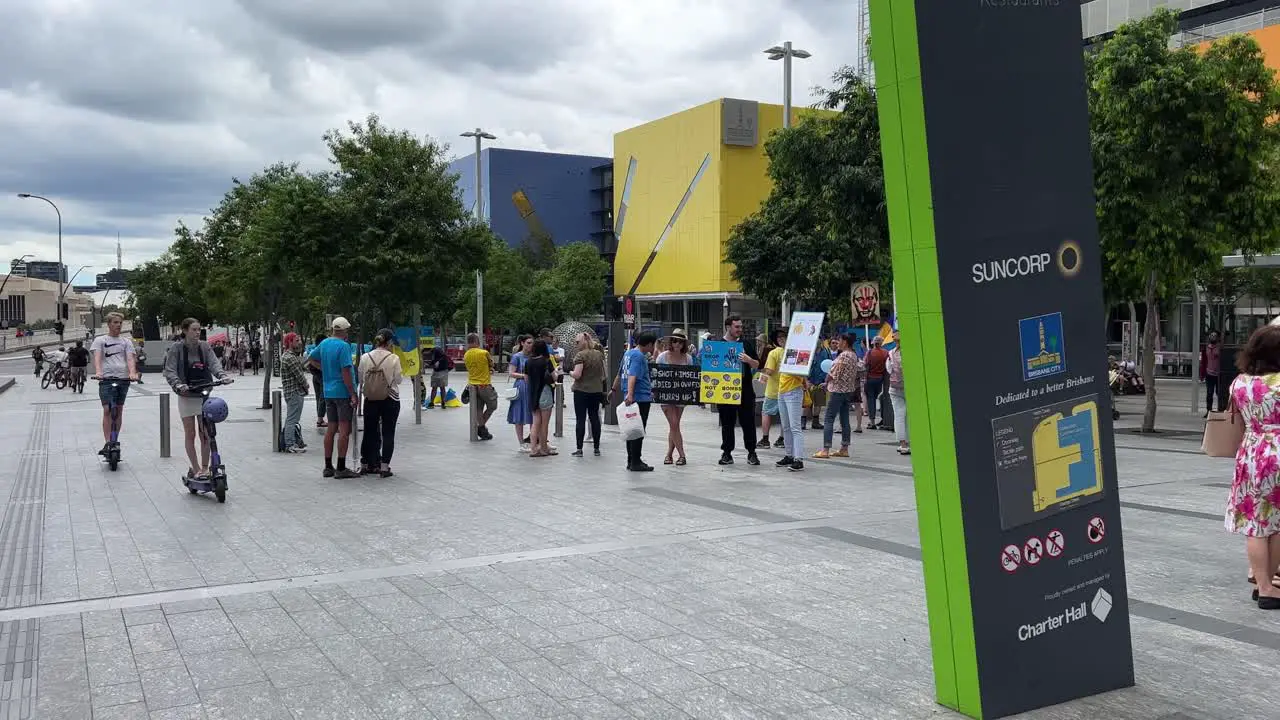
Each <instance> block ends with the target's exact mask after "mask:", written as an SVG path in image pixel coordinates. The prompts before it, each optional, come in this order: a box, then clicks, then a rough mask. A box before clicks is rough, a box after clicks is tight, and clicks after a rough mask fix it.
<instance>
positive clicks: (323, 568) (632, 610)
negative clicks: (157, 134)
mask: <svg viewBox="0 0 1280 720" xmlns="http://www.w3.org/2000/svg"><path fill="white" fill-rule="evenodd" d="M250 380H257V381H258V382H244V383H242V384H237V385H235V386H232V387H230V388H227V389H225V391H224V392H223V394H224V396H225V397H226V398H227V399H228V401H229V402H230V404H231V407H232V417H231V419H230V420H229V421H228V422H226V423H224V424H223V425H221V426H220V430H219V433H220V439H221V444H222V446H223V449H224V452H225V453H226V461H227V464H228V467H229V469H230V473H231V491H230V497H229V499H228V501H227V503H226V504H225V505H219V504H217V503H216V502H215V501H214V500H213V499H212V498H209V497H197V496H191V495H189V494H188V493H187V492H186V491H185V489H184V488H183V487H182V485H181V484H180V482H179V475H180V474H181V473H182V472H183V470H184V468H185V459H184V458H183V453H182V449H181V438H180V434H179V429H178V423H177V418H176V403H175V417H174V426H175V428H174V432H173V454H174V457H172V458H169V459H161V458H160V452H159V433H158V407H159V404H158V403H159V400H158V396H157V395H158V393H159V392H160V391H161V390H162V389H163V388H162V383H161V381H160V379H159V378H158V377H156V376H150V377H149V378H148V382H147V384H146V385H144V386H142V387H141V388H135V390H134V392H133V393H132V394H131V395H130V398H129V403H128V414H127V417H126V424H125V430H124V435H123V441H124V456H125V460H124V463H123V464H122V465H121V467H120V471H119V472H117V473H110V472H108V471H107V470H106V468H105V467H104V466H103V465H101V464H100V461H99V459H98V457H97V456H96V455H95V451H96V450H97V449H98V448H99V447H100V446H101V437H100V434H99V430H98V418H99V411H98V405H97V401H96V398H95V397H94V395H93V387H92V386H90V388H89V392H88V393H87V394H86V395H85V396H83V397H81V396H73V395H71V394H70V393H68V392H66V391H62V392H57V391H53V390H49V391H41V390H39V389H38V388H37V387H35V386H34V383H33V382H32V378H30V377H29V376H28V377H22V376H19V377H18V382H17V384H16V385H15V386H14V387H13V388H11V389H10V390H8V391H7V392H5V393H4V394H2V395H0V411H3V415H2V416H0V417H3V420H0V442H2V443H3V444H2V445H0V447H4V448H5V450H6V452H5V453H4V454H3V456H0V499H3V500H5V501H6V503H5V505H4V516H3V520H2V521H0V579H2V580H3V606H0V608H2V609H0V648H3V649H4V652H5V653H6V655H5V657H4V658H3V673H4V674H3V677H2V678H0V720H4V719H7V718H28V717H34V718H39V719H40V720H90V718H92V719H93V720H126V719H128V720H203V719H205V718H208V719H210V720H215V719H216V720H233V719H261V720H275V719H277V718H278V719H281V720H285V719H289V718H296V719H297V720H323V719H327V718H350V719H353V720H400V719H404V720H419V719H428V720H429V719H431V718H441V719H444V718H498V719H500V720H502V719H506V718H584V719H587V718H590V719H597V718H598V719H608V718H726V719H731V720H739V719H748V718H785V719H787V720H805V719H813V720H816V719H819V718H823V719H828V718H865V719H874V720H883V719H888V718H912V719H914V718H947V717H958V716H956V715H954V714H953V713H950V712H949V711H947V710H945V709H943V708H941V707H939V706H937V705H936V704H935V703H934V700H933V688H932V673H931V669H930V654H929V646H928V632H927V623H926V618H925V609H924V595H923V583H922V578H921V569H920V563H919V551H918V540H917V533H916V527H915V514H914V505H915V503H914V495H913V488H912V483H911V471H910V465H909V463H908V462H907V459H905V458H901V457H899V456H898V455H897V454H895V452H894V443H893V439H892V436H891V435H890V434H888V433H875V432H869V433H865V434H863V435H857V436H855V443H854V453H853V455H854V457H853V458H851V459H848V460H839V461H829V462H819V461H811V462H809V463H808V467H807V469H806V470H805V471H804V472H803V473H789V472H785V471H780V470H777V469H775V468H774V467H771V465H772V461H771V460H769V458H771V457H774V458H776V456H777V455H778V454H779V453H778V452H777V451H770V452H767V453H764V454H763V455H764V458H765V464H764V466H761V467H749V466H747V465H746V464H745V463H744V462H742V460H743V458H742V456H741V455H739V463H738V464H736V465H733V466H731V467H719V466H717V465H716V459H717V457H718V454H719V451H718V446H719V435H718V430H717V429H716V426H715V416H714V415H712V414H710V413H708V412H703V411H696V410H691V411H689V412H688V414H687V417H686V421H685V427H686V433H687V435H688V438H689V441H688V449H689V452H690V454H691V457H690V464H689V465H688V466H687V467H663V466H661V465H660V464H659V465H658V468H657V470H656V471H655V472H653V473H648V474H630V473H626V472H625V471H624V470H623V457H624V452H623V448H622V446H621V442H620V441H619V439H618V438H617V436H616V433H615V432H606V433H605V447H604V453H605V454H604V456H603V457H601V458H594V457H590V456H588V457H587V458H583V459H575V458H571V457H569V456H568V450H570V449H571V445H572V442H571V437H572V420H571V418H566V424H565V429H566V436H567V437H565V438H563V439H561V440H560V441H559V443H558V444H559V447H560V449H561V452H562V454H561V455H559V456H558V457H553V458H545V459H532V458H529V457H527V456H525V455H521V454H519V453H517V452H516V451H515V440H514V435H513V433H512V432H511V431H510V429H509V428H508V427H507V426H506V425H505V424H504V423H500V422H499V423H495V425H494V431H495V432H494V434H495V435H496V436H497V439H496V440H495V441H493V442H489V443H469V442H467V439H466V423H467V416H466V411H464V410H452V411H440V410H432V411H429V412H427V413H424V419H423V424H422V425H418V426H415V425H414V423H413V412H412V409H411V408H410V407H408V406H407V404H406V407H405V408H404V412H403V414H402V420H401V425H400V428H399V430H400V431H399V433H398V445H397V451H396V456H395V461H394V463H393V465H394V468H395V470H396V475H395V477H393V478H389V479H378V478H372V479H357V480H334V479H324V478H322V477H321V475H320V469H321V467H322V459H321V457H320V454H319V452H317V451H316V449H317V448H318V447H319V436H318V435H315V434H314V431H313V430H309V431H308V438H309V439H311V438H314V440H315V442H313V444H312V448H313V452H311V453H308V454H306V455H301V456H291V455H283V454H276V453H273V452H271V450H270V439H269V430H268V427H269V426H268V424H267V423H268V422H269V419H270V412H269V411H263V410H259V409H257V405H258V404H259V402H260V399H261V384H260V378H246V381H250ZM1173 387H1175V388H1177V387H1183V386H1176V385H1175V386H1173ZM1185 387H1189V385H1188V386H1185ZM1184 394H1185V390H1184ZM1124 402H1125V407H1124V409H1125V410H1126V416H1125V417H1124V418H1123V419H1122V422H1123V424H1124V425H1126V426H1129V425H1131V424H1132V422H1133V421H1134V419H1135V417H1136V415H1129V414H1128V411H1129V410H1133V411H1134V413H1136V412H1137V410H1138V405H1137V404H1136V402H1135V401H1130V400H1125V401H1124ZM1170 402H1173V401H1172V400H1171V401H1170ZM1184 407H1185V405H1184ZM502 412H505V407H504V408H503V410H502ZM1179 412H1181V413H1182V414H1183V415H1188V413H1186V411H1179ZM308 417H313V416H308ZM653 420H654V421H655V422H653V423H651V429H652V431H653V439H651V440H650V441H649V443H648V444H649V448H648V450H647V451H646V458H647V459H648V460H649V461H650V462H651V463H655V464H658V463H660V462H661V447H660V446H661V445H662V443H663V441H662V440H661V438H662V436H663V434H664V428H663V427H662V425H663V423H662V416H661V415H660V414H659V413H657V412H656V411H655V414H654V416H653ZM1180 422H1181V425H1178V426H1177V427H1179V428H1180V430H1179V431H1176V432H1171V433H1165V434H1163V435H1161V436H1159V437H1150V436H1139V435H1135V434H1133V433H1131V432H1129V431H1127V430H1125V429H1123V428H1122V429H1120V430H1119V431H1118V432H1117V445H1118V446H1119V450H1118V456H1119V468H1120V484H1121V487H1122V495H1121V498H1122V506H1123V508H1124V523H1125V527H1124V530H1125V540H1126V548H1125V549H1126V553H1127V557H1128V582H1129V588H1130V592H1131V596H1132V624H1133V644H1134V652H1135V656H1136V663H1137V680H1138V685H1137V687H1136V688H1134V689H1131V690H1125V691H1120V692H1115V693H1110V694H1107V695H1103V696H1098V697H1094V698H1089V699H1086V700H1082V701H1078V702H1074V703H1070V704H1066V705H1062V706H1057V707H1053V708H1048V709H1045V710H1041V711H1038V712H1035V713H1030V714H1027V715H1025V716H1024V717H1027V718H1036V719H1043V720H1070V719H1077V718H1078V719H1082V720H1083V719H1085V718H1108V719H1116V720H1130V719H1131V720H1147V719H1155V718H1167V719H1168V720H1174V719H1175V718H1177V719H1181V720H1188V719H1191V720H1197V719H1205V720H1207V719H1210V718H1224V719H1225V718H1272V717H1277V716H1280V710H1277V701H1276V700H1275V698H1274V697H1272V695H1271V693H1272V691H1273V690H1274V687H1275V683H1274V678H1273V677H1272V675H1271V673H1272V672H1274V668H1276V667H1277V666H1280V616H1277V615H1274V614H1266V613H1264V612H1262V611H1259V610H1258V609H1257V608H1256V607H1255V606H1254V605H1253V604H1252V603H1250V602H1249V601H1248V592H1249V590H1248V586H1247V585H1246V584H1245V582H1244V576H1245V561H1244V552H1243V543H1242V542H1241V540H1240V539H1239V538H1236V537H1233V536H1230V535H1228V534H1227V533H1225V532H1224V531H1223V529H1222V519H1221V518H1222V510H1223V504H1224V498H1225V494H1226V489H1225V488H1226V484H1227V483H1228V481H1229V480H1230V464H1229V463H1228V462H1224V461H1221V460H1212V459H1209V458H1206V457H1204V456H1203V455H1201V454H1200V453H1199V452H1198V442H1199V438H1198V435H1197V433H1196V432H1195V425H1196V423H1195V422H1194V419H1193V418H1183V419H1181V420H1180ZM819 438H820V434H819V433H816V432H813V431H810V432H809V433H808V434H807V439H808V442H809V443H810V447H811V451H812V449H816V446H817V445H818V443H819ZM1052 670H1053V668H1050V667H1046V668H1045V671H1046V672H1047V673H1048V672H1052Z"/></svg>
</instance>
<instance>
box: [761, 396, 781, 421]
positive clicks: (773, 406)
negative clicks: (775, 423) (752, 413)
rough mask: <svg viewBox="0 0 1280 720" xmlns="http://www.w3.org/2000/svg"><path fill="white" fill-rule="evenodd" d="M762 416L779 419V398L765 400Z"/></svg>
mask: <svg viewBox="0 0 1280 720" xmlns="http://www.w3.org/2000/svg"><path fill="white" fill-rule="evenodd" d="M760 414H762V415H768V416H770V417H778V415H779V411H778V398H769V397H767V398H765V399H764V407H762V408H760Z"/></svg>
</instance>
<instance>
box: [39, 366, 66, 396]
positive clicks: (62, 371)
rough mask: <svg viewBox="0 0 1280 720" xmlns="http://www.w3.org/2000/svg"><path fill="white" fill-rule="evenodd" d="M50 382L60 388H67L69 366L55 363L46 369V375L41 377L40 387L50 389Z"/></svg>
mask: <svg viewBox="0 0 1280 720" xmlns="http://www.w3.org/2000/svg"><path fill="white" fill-rule="evenodd" d="M50 384H52V385H53V386H54V387H56V388H58V389H59V390H61V389H63V388H65V387H66V386H67V368H65V367H63V366H61V365H54V366H53V367H51V368H49V369H48V370H46V371H45V373H44V377H42V378H40V387H41V389H43V390H48V389H49V385H50Z"/></svg>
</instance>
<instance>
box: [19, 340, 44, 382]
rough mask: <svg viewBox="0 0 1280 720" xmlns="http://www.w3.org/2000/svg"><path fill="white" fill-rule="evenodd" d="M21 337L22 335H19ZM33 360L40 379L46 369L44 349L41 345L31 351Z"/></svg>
mask: <svg viewBox="0 0 1280 720" xmlns="http://www.w3.org/2000/svg"><path fill="white" fill-rule="evenodd" d="M19 332H21V331H19ZM19 337H21V335H19ZM31 359H32V360H34V361H35V363H36V377H40V371H41V370H43V369H44V348H42V347H40V346H39V345H37V346H35V348H33V349H32V350H31Z"/></svg>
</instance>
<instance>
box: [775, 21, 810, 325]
mask: <svg viewBox="0 0 1280 720" xmlns="http://www.w3.org/2000/svg"><path fill="white" fill-rule="evenodd" d="M764 52H765V54H766V55H768V56H769V59H770V60H781V61H782V127H783V129H784V130H785V129H787V128H789V127H791V58H800V59H801V60H803V59H805V58H807V57H812V56H811V55H810V54H809V51H808V50H801V49H799V48H795V47H791V41H790V40H788V41H786V42H784V43H782V44H781V45H774V46H773V47H771V48H769V49H768V50H765V51H764ZM790 322H791V301H790V300H786V299H784V300H783V301H782V324H783V326H784V327H785V326H786V325H787V324H788V323H790Z"/></svg>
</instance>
